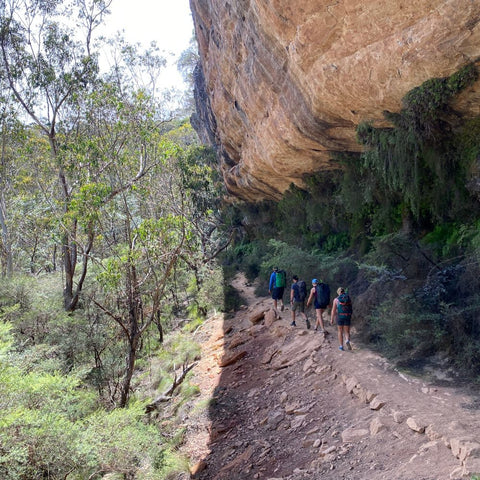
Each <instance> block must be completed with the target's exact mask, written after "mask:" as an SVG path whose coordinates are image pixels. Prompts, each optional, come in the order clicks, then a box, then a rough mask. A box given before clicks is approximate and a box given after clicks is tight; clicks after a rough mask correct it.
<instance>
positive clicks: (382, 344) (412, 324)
mask: <svg viewBox="0 0 480 480" xmlns="http://www.w3.org/2000/svg"><path fill="white" fill-rule="evenodd" d="M399 300H400V301H399ZM440 320H441V314H439V313H432V312H431V311H429V310H426V309H425V310H424V309H422V308H421V306H420V305H418V304H417V303H416V302H415V300H414V299H412V298H402V299H388V300H386V301H383V302H380V303H379V305H378V306H377V307H376V308H375V310H374V311H373V312H372V314H371V316H370V317H369V327H370V330H369V331H370V336H371V341H373V343H374V344H375V345H376V346H377V347H378V348H379V349H380V350H381V351H382V353H383V354H384V355H386V356H387V357H389V358H395V359H397V360H398V359H399V358H400V359H403V358H405V357H406V356H408V358H409V359H410V360H412V359H413V360H416V359H419V358H424V357H426V356H428V355H429V354H431V353H432V352H433V351H435V350H437V349H438V347H439V346H440V345H442V346H443V343H444V342H445V338H446V337H447V336H448V332H447V331H446V330H444V329H442V328H441V321H440Z"/></svg>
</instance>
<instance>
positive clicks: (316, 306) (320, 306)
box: [314, 300, 328, 310]
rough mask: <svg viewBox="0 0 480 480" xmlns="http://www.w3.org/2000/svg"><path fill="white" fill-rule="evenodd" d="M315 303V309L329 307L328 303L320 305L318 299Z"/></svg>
mask: <svg viewBox="0 0 480 480" xmlns="http://www.w3.org/2000/svg"><path fill="white" fill-rule="evenodd" d="M314 305H315V310H318V309H322V310H325V309H326V308H327V307H328V303H327V304H325V305H323V304H322V305H320V304H319V303H318V302H317V301H316V300H315V302H314Z"/></svg>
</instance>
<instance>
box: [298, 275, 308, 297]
mask: <svg viewBox="0 0 480 480" xmlns="http://www.w3.org/2000/svg"><path fill="white" fill-rule="evenodd" d="M297 285H298V298H299V299H300V301H301V302H303V301H304V300H305V298H306V297H307V284H306V283H305V282H304V281H303V280H299V281H298V282H297Z"/></svg>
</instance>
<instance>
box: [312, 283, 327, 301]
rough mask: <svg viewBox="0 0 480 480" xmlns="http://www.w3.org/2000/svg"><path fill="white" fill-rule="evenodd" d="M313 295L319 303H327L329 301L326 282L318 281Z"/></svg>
mask: <svg viewBox="0 0 480 480" xmlns="http://www.w3.org/2000/svg"><path fill="white" fill-rule="evenodd" d="M315 295H316V297H317V302H318V304H319V305H328V304H329V303H330V287H329V286H328V285H327V284H326V283H319V284H318V285H317V286H316V287H315Z"/></svg>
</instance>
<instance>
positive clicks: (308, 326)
mask: <svg viewBox="0 0 480 480" xmlns="http://www.w3.org/2000/svg"><path fill="white" fill-rule="evenodd" d="M306 322H307V330H310V321H309V320H308V318H307V320H306Z"/></svg>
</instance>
